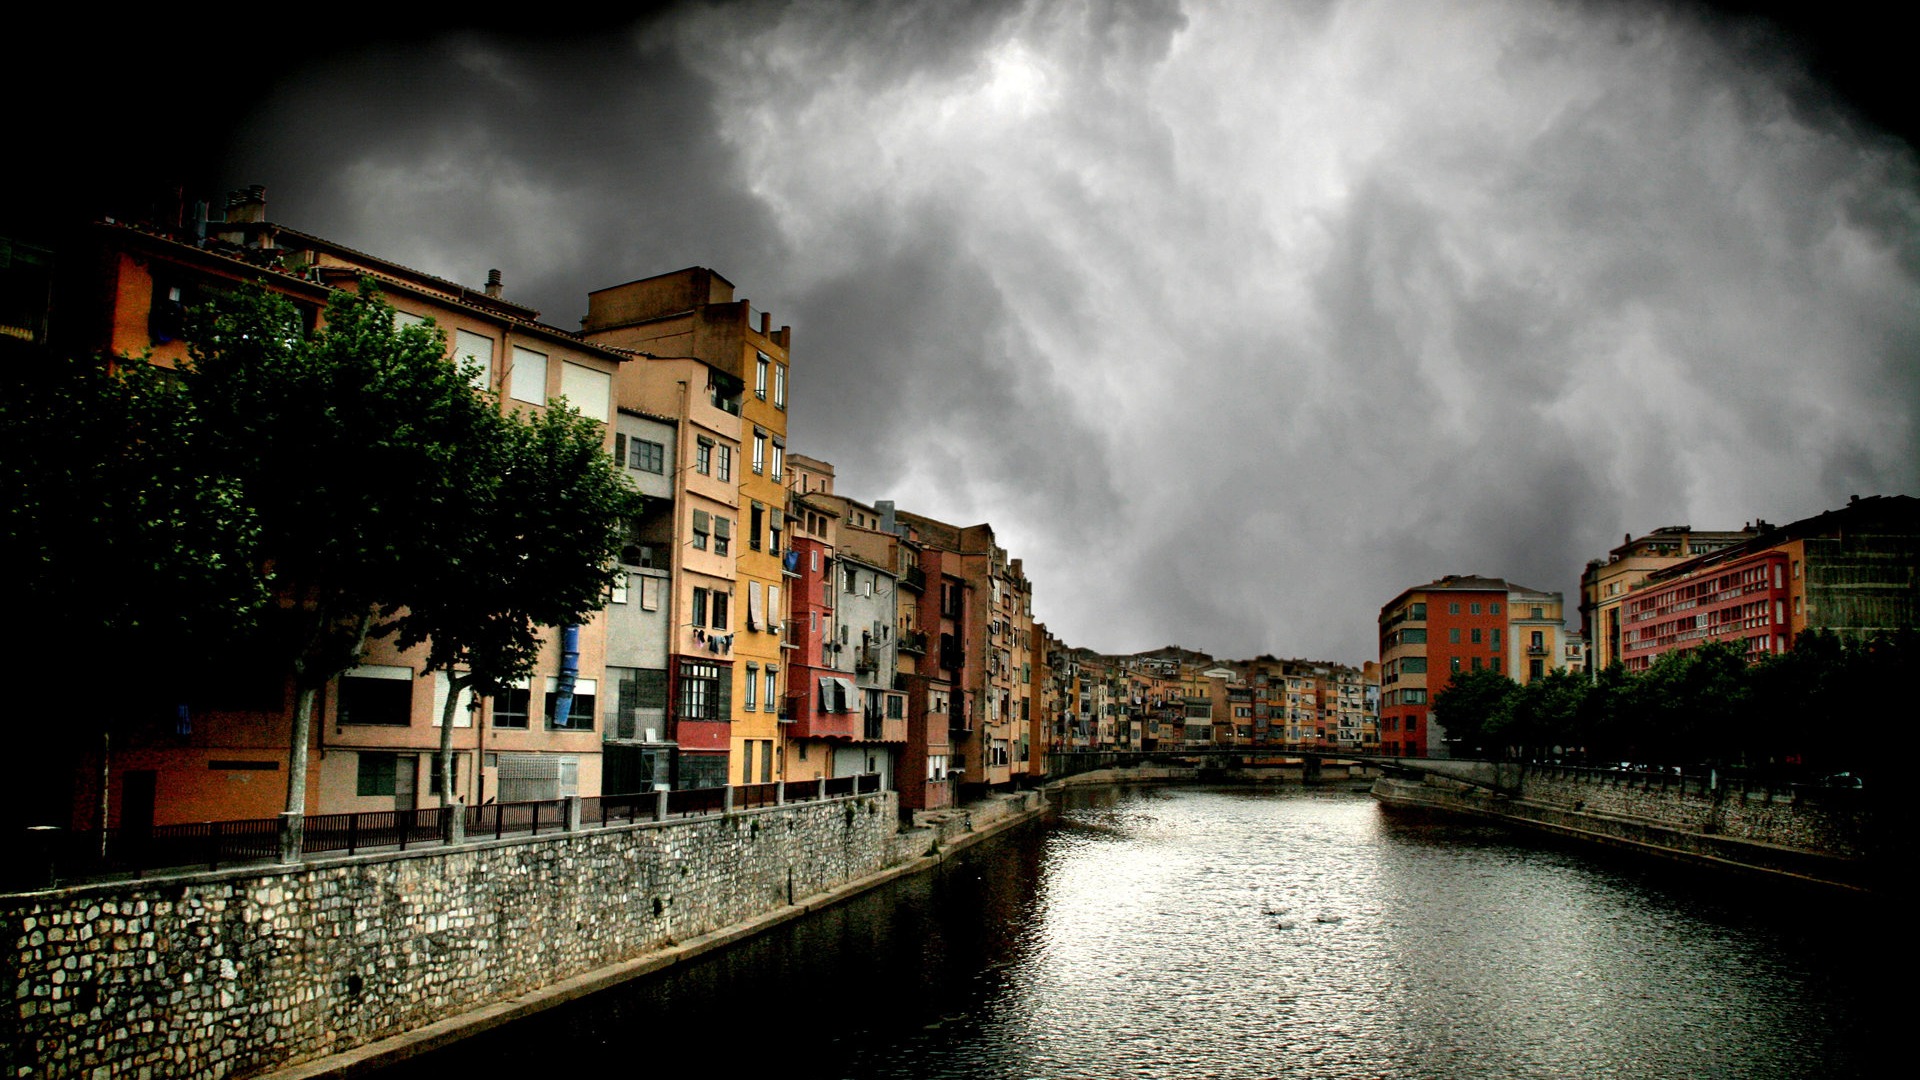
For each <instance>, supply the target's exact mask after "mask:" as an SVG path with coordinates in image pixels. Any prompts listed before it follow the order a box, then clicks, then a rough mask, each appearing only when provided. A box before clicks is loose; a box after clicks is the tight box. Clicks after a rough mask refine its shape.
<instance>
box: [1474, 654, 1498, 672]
mask: <svg viewBox="0 0 1920 1080" xmlns="http://www.w3.org/2000/svg"><path fill="white" fill-rule="evenodd" d="M1478 662H1479V661H1475V663H1476V664H1477V663H1478ZM1487 666H1488V667H1490V668H1492V669H1493V670H1495V671H1499V670H1500V658H1499V657H1497V656H1489V657H1488V658H1487Z"/></svg>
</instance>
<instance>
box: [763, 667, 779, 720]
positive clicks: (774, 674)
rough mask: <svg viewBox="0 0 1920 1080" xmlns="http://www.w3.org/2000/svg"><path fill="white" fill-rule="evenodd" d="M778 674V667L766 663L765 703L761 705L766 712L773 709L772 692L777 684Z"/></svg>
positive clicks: (773, 692)
mask: <svg viewBox="0 0 1920 1080" xmlns="http://www.w3.org/2000/svg"><path fill="white" fill-rule="evenodd" d="M779 674H780V669H779V668H777V667H774V666H773V665H772V664H768V665H767V695H766V698H765V700H766V704H765V705H763V706H762V708H764V709H765V710H766V711H767V712H773V711H774V705H773V700H774V694H775V692H776V691H775V687H776V686H777V684H778V677H779Z"/></svg>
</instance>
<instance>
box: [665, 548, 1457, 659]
mask: <svg viewBox="0 0 1920 1080" xmlns="http://www.w3.org/2000/svg"><path fill="white" fill-rule="evenodd" d="M695 546H696V547H697V546H698V545H695ZM1474 632H1475V633H1479V631H1477V630H1476V631H1474ZM1447 641H1448V643H1449V644H1453V645H1458V644H1460V631H1459V629H1458V628H1455V629H1452V630H1449V631H1447Z"/></svg>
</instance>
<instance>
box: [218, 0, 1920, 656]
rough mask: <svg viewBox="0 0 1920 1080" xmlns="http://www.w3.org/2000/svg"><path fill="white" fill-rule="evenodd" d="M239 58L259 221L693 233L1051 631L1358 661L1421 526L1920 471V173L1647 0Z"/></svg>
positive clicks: (678, 240)
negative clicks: (988, 551)
mask: <svg viewBox="0 0 1920 1080" xmlns="http://www.w3.org/2000/svg"><path fill="white" fill-rule="evenodd" d="M273 75H274V78H273V79H271V80H268V81H263V82H262V84H261V88H260V89H259V91H258V93H257V94H253V95H249V96H246V97H244V98H243V99H242V100H241V101H240V102H238V103H232V102H230V103H229V104H228V106H227V107H229V108H231V109H233V110H234V116H233V118H232V119H233V123H234V127H233V128H232V130H233V131H234V132H236V134H234V135H233V137H232V138H231V139H229V140H226V142H225V145H224V148H223V150H222V153H221V154H220V156H219V170H220V179H221V182H223V183H226V184H229V185H232V186H240V185H243V184H246V183H249V182H253V183H261V184H265V185H266V186H267V189H268V198H269V210H270V213H271V216H272V217H273V218H274V219H276V220H279V221H282V222H284V223H286V224H289V225H293V226H295V227H297V228H301V229H304V230H307V231H310V232H315V233H319V234H321V235H325V236H328V237H331V238H333V239H336V240H339V241H342V242H345V243H348V244H351V245H354V246H358V247H361V248H363V249H366V250H368V251H372V252H376V253H379V254H382V255H385V256H388V257H391V258H394V259H396V260H398V261H400V262H403V263H407V264H409V265H413V266H416V267H418V268H420V269H423V270H427V271H430V272H433V273H437V274H441V275H444V276H447V277H450V278H454V279H456V280H459V281H462V282H466V283H469V284H474V285H478V284H479V283H481V282H483V281H484V280H485V276H486V272H487V270H488V269H489V268H491V267H498V268H500V269H501V270H502V271H503V272H504V274H505V277H506V284H507V293H508V295H509V296H510V297H513V298H515V299H518V300H521V301H523V302H526V303H531V304H533V305H535V306H537V307H539V308H540V309H541V310H542V311H543V312H544V317H545V319H546V320H547V321H549V322H552V323H555V324H557V325H561V326H568V327H573V326H577V325H578V319H579V317H580V316H581V315H582V314H583V313H584V312H585V309H586V300H585V297H586V292H587V291H588V290H589V289H592V288H597V287H601V286H606V285H612V284H617V283H619V282H623V281H628V280H632V279H634V278H638V277H644V276H647V275H650V274H655V273H660V272H664V271H669V270H674V269H677V268H679V267H683V266H688V265H705V266H711V267H713V268H715V269H717V270H719V271H720V272H721V273H723V274H725V275H726V276H727V277H728V278H730V279H731V280H733V281H734V282H735V283H736V284H737V285H738V287H739V289H740V295H742V296H744V297H746V298H749V299H751V300H752V301H753V304H754V306H755V307H756V308H765V309H767V310H769V311H771V312H772V313H773V316H774V319H775V323H776V325H778V324H781V323H786V324H791V325H792V326H793V330H794V348H793V381H792V387H793V389H792V405H793V408H792V427H791V432H790V440H789V444H790V447H791V449H792V450H794V451H795V452H800V453H805V454H809V455H812V456H816V457H821V458H824V459H827V460H829V461H831V462H833V463H834V465H835V467H836V468H837V470H838V473H839V477H840V490H841V491H842V492H843V493H845V494H848V495H852V496H854V497H856V498H860V499H864V500H868V501H872V500H876V499H889V498H890V499H894V500H896V501H897V502H898V503H899V504H900V505H901V506H902V507H905V508H910V509H913V510H916V511H919V512H922V513H926V514H930V515H933V516H935V517H939V518H943V519H946V520H950V521H953V522H956V523H971V522H975V521H981V520H985V521H990V522H992V523H993V525H994V528H995V530H996V532H997V533H998V535H999V537H1000V538H1001V540H1002V542H1003V543H1004V545H1005V546H1006V547H1007V548H1008V550H1009V551H1010V552H1011V553H1012V554H1013V555H1014V556H1015V557H1020V558H1024V559H1025V561H1026V568H1027V572H1028V574H1029V576H1030V577H1031V578H1032V579H1033V581H1034V589H1035V603H1034V610H1035V615H1036V616H1037V617H1039V618H1041V619H1044V620H1045V621H1046V622H1047V623H1048V624H1049V625H1050V626H1051V627H1052V628H1053V630H1054V631H1055V632H1056V633H1057V634H1059V635H1060V636H1062V637H1063V638H1065V639H1066V640H1067V641H1069V642H1070V643H1073V644H1079V645H1087V646H1091V647H1093V648H1096V649H1100V650H1103V651H1113V652H1120V651H1134V650H1139V649H1145V648H1150V647H1153V646H1156V645H1161V644H1167V643H1171V642H1178V643H1180V644H1183V645H1186V646H1189V647H1193V648H1200V649H1205V650H1208V651H1211V652H1214V653H1215V654H1217V655H1222V656H1250V655H1252V654H1255V653H1260V652H1274V653H1278V654H1280V655H1283V656H1310V657H1319V658H1326V659H1334V660H1340V661H1345V662H1349V663H1358V662H1360V661H1361V660H1364V659H1369V658H1372V657H1374V656H1375V655H1376V647H1375V629H1374V627H1375V618H1376V616H1377V614H1378V610H1379V607H1380V605H1381V604H1383V603H1384V602H1386V601H1387V600H1389V599H1390V598H1392V596H1393V595H1394V594H1395V593H1397V592H1399V591H1400V590H1401V589H1403V588H1405V587H1407V586H1409V585H1413V584H1418V583H1421V582H1425V581H1428V580H1431V579H1432V578H1434V577H1437V576H1439V575H1441V574H1446V573H1452V572H1460V573H1477V574H1485V575H1492V576H1501V577H1506V578H1508V579H1509V580H1513V581H1517V582H1520V583H1524V584H1526V585H1529V586H1533V587H1536V588H1545V589H1552V590H1561V591H1564V592H1566V593H1567V594H1568V598H1569V603H1570V605H1571V604H1572V602H1573V599H1574V596H1575V593H1576V585H1577V580H1578V575H1579V573H1580V570H1581V568H1582V566H1583V565H1584V563H1585V562H1586V560H1587V559H1589V558H1593V557H1596V556H1604V555H1605V553H1606V551H1607V549H1608V548H1609V547H1611V546H1613V545H1615V544H1618V543H1619V542H1620V541H1621V538H1622V536H1623V534H1625V533H1628V532H1632V533H1634V534H1639V533H1642V532H1645V531H1647V530H1649V529H1652V528H1654V527H1656V526H1660V525H1669V524H1692V525H1694V526H1696V527H1701V528H1738V527H1740V526H1741V525H1742V524H1744V523H1745V522H1747V521H1750V520H1752V519H1754V518H1756V517H1764V518H1766V519H1768V520H1770V521H1774V522H1784V521H1788V520H1792V519H1794V518H1796V517H1801V516H1806V515H1809V514H1813V513H1817V512H1819V511H1821V510H1824V509H1829V508H1832V507H1834V506H1837V505H1840V504H1842V503H1844V502H1846V500H1847V497H1848V495H1850V494H1861V495H1867V494H1876V493H1884V494H1891V493H1908V494H1913V493H1920V476H1917V475H1916V474H1917V473H1920V447H1917V446H1916V432H1915V427H1914V412H1915V408H1914V407H1915V404H1916V400H1917V399H1920V333H1916V331H1917V330H1920V246H1917V244H1916V239H1917V232H1916V226H1917V225H1920V182H1917V180H1916V161H1915V156H1914V151H1913V148H1912V146H1911V145H1910V143H1909V142H1908V141H1906V140H1904V139H1901V138H1897V137H1894V136H1890V135H1888V134H1886V133H1885V132H1883V131H1882V130H1880V129H1879V128H1877V127H1875V126H1874V124H1873V123H1872V122H1871V121H1870V120H1866V119H1862V114H1861V113H1860V112H1859V110H1858V105H1859V102H1858V101H1848V100H1845V99H1842V98H1840V97H1838V96H1836V95H1835V94H1833V93H1831V92H1830V91H1829V89H1828V87H1826V86H1825V85H1824V84H1823V83H1822V82H1821V80H1820V78H1819V77H1818V75H1816V74H1812V73H1810V69H1809V63H1808V60H1807V57H1806V56H1805V55H1804V53H1803V52H1801V51H1797V50H1796V48H1795V47H1794V46H1793V44H1792V43H1791V42H1790V41H1787V40H1785V39H1783V38H1782V37H1781V36H1780V35H1778V34H1774V33H1771V32H1769V30H1768V27H1767V25H1766V24H1764V23H1761V22H1756V21H1754V20H1750V19H1730V18H1726V17H1723V16H1717V15H1708V14H1704V13H1702V12H1701V11H1699V10H1698V9H1695V8H1693V7H1691V6H1683V5H1677V4H1664V5H1662V4H1617V3H1566V4H1560V3H1548V2H1542V0H1514V2H1486V3H1461V2H1454V3H1444V4H1442V3H1433V2H1431V0H1379V2H1350V3H1349V2H1334V0H1328V2H1314V3H1286V4H1282V3H1275V2H1272V0H1253V2H1244V3H1235V2H1221V0H1208V2H1206V3H1199V2H1192V3H1188V4H1184V5H1182V4H1179V3H1172V2H1166V3H1162V2H1154V0H1139V2H1134V3H1113V4H1105V3H1102V4H1085V3H1058V2H1040V0H1035V2H1031V3H1013V2H1010V3H998V4H994V3H976V4H925V3H916V4H897V5H896V4H873V5H853V4H840V3H811V4H772V3H768V4H752V3H748V4H735V5H727V6H721V7H708V6H686V7H668V8H665V9H662V10H660V11H658V12H655V13H654V14H652V15H650V16H648V17H646V18H645V19H643V20H642V21H641V22H639V23H637V24H635V25H632V26H625V27H623V26H603V27H596V28H593V33H592V35H591V36H590V37H575V38H567V37H546V38H541V39H537V40H532V41H527V40H516V39H514V38H511V37H508V36H504V35H502V34H499V33H497V32H493V31H489V30H484V29H476V30H464V31H451V32H446V33H436V32H433V31H430V30H429V31H426V32H422V33H419V34H415V35H411V36H408V37H407V38H406V39H405V40H404V41H385V42H376V43H373V44H370V45H368V46H366V47H364V48H358V47H348V48H336V49H332V50H328V51H325V52H322V53H318V54H316V55H315V56H313V57H310V58H308V59H306V60H304V61H301V62H297V63H292V64H288V65H284V66H282V67H280V68H278V69H275V70H274V71H273Z"/></svg>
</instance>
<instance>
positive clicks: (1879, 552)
mask: <svg viewBox="0 0 1920 1080" xmlns="http://www.w3.org/2000/svg"><path fill="white" fill-rule="evenodd" d="M1916 552H1920V500H1916V499H1914V498H1913V497H1911V496H1907V495H1889V496H1874V497H1871V498H1866V499H1860V498H1855V499H1854V500H1852V501H1851V502H1849V503H1848V504H1847V505H1846V506H1843V507H1841V508H1839V509H1837V510H1829V511H1827V512H1826V513H1824V514H1819V515H1816V516H1814V517H1810V518H1803V519H1801V520H1799V521H1795V522H1793V523H1791V524H1788V525H1784V526H1777V527H1776V526H1773V525H1769V524H1767V523H1766V522H1764V521H1761V522H1756V523H1754V525H1753V526H1752V527H1751V528H1750V529H1749V530H1748V534H1747V535H1746V538H1745V539H1743V540H1741V541H1740V542H1738V543H1735V544H1730V545H1727V546H1724V547H1720V548H1718V549H1716V550H1714V551H1711V552H1708V553H1706V554H1702V555H1697V556H1694V557H1693V558H1690V559H1687V560H1685V561H1682V562H1677V563H1674V564H1672V565H1668V566H1664V567H1661V568H1660V569H1657V570H1654V571H1652V572H1650V573H1648V574H1647V575H1646V578H1645V580H1644V581H1642V582H1641V583H1640V585H1639V586H1638V587H1637V588H1634V589H1631V590H1629V591H1628V592H1627V593H1626V594H1625V596H1624V599H1623V601H1622V602H1621V604H1620V605H1619V610H1620V617H1619V620H1618V622H1619V629H1620V634H1619V654H1620V655H1619V658H1620V660H1621V662H1622V663H1624V664H1625V665H1626V666H1627V668H1628V669H1629V670H1634V671H1638V670H1643V669H1645V668H1646V667H1647V666H1648V665H1649V664H1651V663H1652V662H1653V661H1654V660H1655V659H1656V658H1658V657H1659V656H1661V655H1662V654H1664V653H1668V652H1672V651H1674V650H1676V649H1688V648H1692V647H1694V646H1696V645H1700V644H1702V643H1705V642H1709V641H1727V642H1738V643H1739V644H1740V645H1741V647H1742V648H1743V649H1744V650H1745V651H1746V653H1747V655H1748V656H1749V657H1750V658H1753V659H1759V658H1760V657H1762V656H1765V655H1767V654H1771V653H1781V652H1785V651H1786V650H1787V649H1789V648H1791V647H1792V645H1793V642H1794V639H1795V638H1797V637H1798V636H1799V635H1800V633H1801V632H1803V631H1806V630H1812V629H1824V630H1832V631H1835V632H1837V633H1841V634H1844V635H1847V636H1850V637H1863V636H1866V635H1868V634H1872V633H1876V632H1883V631H1884V632H1892V631H1894V630H1898V629H1901V628H1903V627H1911V626H1913V625H1915V622H1916V619H1920V557H1917V556H1916ZM1609 625H1611V623H1609Z"/></svg>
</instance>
